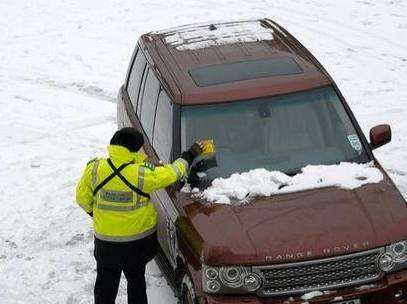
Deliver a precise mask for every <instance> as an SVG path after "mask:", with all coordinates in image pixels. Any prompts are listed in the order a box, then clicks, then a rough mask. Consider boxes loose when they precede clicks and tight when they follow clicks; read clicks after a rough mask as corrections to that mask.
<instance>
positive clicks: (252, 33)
mask: <svg viewBox="0 0 407 304" xmlns="http://www.w3.org/2000/svg"><path fill="white" fill-rule="evenodd" d="M214 26H215V28H212V30H211V29H210V28H209V26H205V27H199V28H189V27H185V28H180V29H177V30H175V31H174V32H172V33H169V35H168V36H166V37H165V42H166V43H168V44H169V45H171V46H173V47H175V48H176V49H177V50H179V51H186V50H195V49H202V48H205V47H209V46H213V45H222V44H232V43H237V42H255V41H261V40H273V31H272V30H271V29H267V28H264V27H262V26H261V25H260V22H259V21H258V20H253V21H246V22H235V23H231V22H229V23H218V24H217V23H215V24H214Z"/></svg>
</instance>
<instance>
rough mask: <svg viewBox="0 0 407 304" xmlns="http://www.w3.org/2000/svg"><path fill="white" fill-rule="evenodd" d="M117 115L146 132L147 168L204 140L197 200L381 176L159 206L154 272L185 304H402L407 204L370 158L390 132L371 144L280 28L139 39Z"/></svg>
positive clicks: (254, 26) (383, 130)
mask: <svg viewBox="0 0 407 304" xmlns="http://www.w3.org/2000/svg"><path fill="white" fill-rule="evenodd" d="M355 77H357V75H355ZM117 113H118V124H119V127H125V126H134V127H136V128H138V129H139V130H141V131H142V132H143V133H144V135H145V139H146V144H145V146H144V150H145V152H146V153H147V154H148V156H149V157H150V159H152V160H154V161H156V162H158V161H159V160H160V161H163V162H169V161H171V160H173V159H174V158H176V157H178V156H179V155H180V153H181V151H183V150H185V149H186V148H187V147H189V145H191V144H192V143H193V142H194V141H196V140H199V139H205V138H211V139H213V140H214V142H215V144H216V162H214V161H213V160H212V161H211V160H208V159H201V160H199V161H197V162H196V163H195V164H194V165H193V166H192V168H190V173H189V177H188V180H187V182H188V183H189V184H191V186H192V187H197V188H199V189H205V188H206V187H208V186H209V185H210V184H211V182H212V181H213V180H214V179H215V178H218V177H228V176H230V175H231V174H232V173H234V172H245V171H249V170H251V169H255V168H266V169H267V170H278V171H282V172H284V173H286V174H288V175H295V174H296V173H298V172H299V171H300V170H301V168H303V167H304V166H306V165H309V164H313V165H319V164H324V165H331V164H338V163H340V162H352V163H368V162H371V163H372V164H373V165H374V166H375V167H377V168H378V169H379V170H381V172H382V173H383V176H384V179H383V180H382V181H381V182H379V183H375V184H366V185H364V186H361V187H359V188H356V189H354V190H345V189H340V188H335V187H328V188H320V189H314V190H308V191H300V192H296V193H290V194H280V195H274V196H271V197H259V198H256V199H253V200H251V201H250V202H249V203H248V204H245V205H244V206H242V205H238V204H231V205H222V204H209V203H208V202H205V201H203V200H202V199H199V198H197V197H195V196H194V195H193V194H191V193H188V192H183V191H180V190H181V187H182V184H178V185H176V186H173V187H170V188H168V189H166V190H163V191H159V192H157V193H155V195H154V197H153V199H154V201H155V202H156V208H157V211H158V213H159V216H160V218H159V227H158V235H159V242H160V252H159V255H158V256H157V259H156V260H157V263H158V265H159V266H160V268H161V270H162V271H163V273H164V274H165V276H166V277H167V280H168V282H169V284H170V285H171V286H172V288H173V289H174V291H175V292H176V294H177V296H178V297H179V298H180V301H181V303H189V304H191V303H194V304H195V303H208V304H215V303H216V304H220V303H242V304H243V303H252V304H254V303H274V304H277V303H303V302H305V301H308V302H310V303H337V304H339V303H340V304H365V303H379V304H385V303H397V304H398V303H407V296H406V293H407V242H406V241H407V204H406V201H405V200H404V199H403V197H402V196H401V195H400V193H399V191H398V190H397V188H396V187H395V185H394V183H393V182H392V181H391V179H390V178H389V177H388V175H387V174H386V173H385V171H384V170H383V168H382V167H381V166H380V164H379V163H378V162H377V160H376V159H375V157H374V155H373V153H372V150H373V149H375V148H378V147H380V146H381V145H383V144H386V143H388V142H389V141H390V140H391V131H390V127H389V126H388V125H380V126H377V127H374V128H372V129H371V131H370V141H369V142H368V141H367V140H366V138H365V137H364V135H363V133H362V131H361V130H360V127H359V126H358V123H357V122H356V120H355V118H354V116H353V114H352V112H351V111H350V109H349V106H348V105H347V103H346V102H345V100H344V97H343V96H342V95H341V93H340V91H339V89H338V87H337V86H336V85H335V83H334V81H333V80H332V78H331V77H330V76H329V75H328V73H327V72H326V71H325V69H324V68H323V67H322V66H321V64H319V62H318V61H317V60H316V59H315V58H314V57H313V56H312V54H310V52H308V51H307V50H306V49H305V47H304V46H302V45H301V44H300V43H299V42H298V41H297V40H296V39H295V38H294V37H293V36H292V35H290V33H288V32H287V31H286V30H284V29H283V28H282V27H281V26H279V25H278V24H276V23H275V22H273V21H271V20H268V19H264V20H249V21H238V22H224V23H213V24H198V25H188V26H182V27H178V28H173V29H168V30H163V31H159V32H151V33H148V34H145V35H143V36H141V38H140V39H139V41H138V43H137V46H136V49H135V51H134V55H133V57H132V60H131V63H130V67H129V70H128V73H127V77H126V82H125V84H124V85H123V86H122V88H121V89H120V93H119V98H118V112H117ZM310 292H312V293H310ZM304 294H306V295H305V296H304Z"/></svg>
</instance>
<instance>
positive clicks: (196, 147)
mask: <svg viewBox="0 0 407 304" xmlns="http://www.w3.org/2000/svg"><path fill="white" fill-rule="evenodd" d="M203 148H204V141H197V142H196V143H194V144H193V145H192V146H191V148H189V150H188V151H190V152H191V153H192V155H193V156H194V158H195V157H197V156H198V155H201V154H202V152H203Z"/></svg>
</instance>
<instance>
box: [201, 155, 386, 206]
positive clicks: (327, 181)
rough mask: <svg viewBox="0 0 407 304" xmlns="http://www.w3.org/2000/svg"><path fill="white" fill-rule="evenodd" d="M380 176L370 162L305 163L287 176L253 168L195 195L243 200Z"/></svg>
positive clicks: (225, 201) (341, 185)
mask: <svg viewBox="0 0 407 304" xmlns="http://www.w3.org/2000/svg"><path fill="white" fill-rule="evenodd" d="M382 179H383V175H382V173H381V172H380V170H378V169H377V168H375V167H373V165H372V164H370V163H369V164H354V163H341V164H339V165H331V166H307V167H305V168H303V169H302V172H301V173H299V174H297V175H295V176H293V177H290V176H288V175H286V174H284V173H282V172H278V171H267V170H266V169H255V170H251V171H249V172H245V173H241V174H238V173H235V174H232V175H231V176H230V177H229V178H217V179H215V180H214V181H213V182H212V185H211V186H210V187H209V188H207V189H206V190H204V191H203V192H202V193H199V194H198V195H199V196H200V197H201V198H203V199H205V200H207V201H210V202H213V203H218V204H231V200H238V201H239V202H242V201H244V200H245V199H246V198H248V197H255V196H271V195H273V194H281V193H289V192H296V191H301V190H309V189H315V188H323V187H332V186H335V187H339V188H344V189H355V188H358V187H360V186H362V185H365V184H369V183H377V182H379V181H381V180H382Z"/></svg>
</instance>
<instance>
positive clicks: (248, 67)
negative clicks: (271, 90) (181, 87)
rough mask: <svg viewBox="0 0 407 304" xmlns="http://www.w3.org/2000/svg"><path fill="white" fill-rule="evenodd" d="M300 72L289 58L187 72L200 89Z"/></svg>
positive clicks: (240, 62)
mask: <svg viewBox="0 0 407 304" xmlns="http://www.w3.org/2000/svg"><path fill="white" fill-rule="evenodd" d="M302 72H303V70H302V69H301V67H300V66H299V65H298V63H297V62H295V60H294V59H292V58H290V57H283V58H273V59H261V60H250V61H239V62H233V63H227V64H217V65H211V66H205V67H200V68H196V69H192V70H189V74H190V75H191V77H192V79H193V80H194V81H195V83H196V84H197V86H200V87H207V86H212V85H217V84H222V83H229V82H234V81H242V80H250V79H257V78H262V77H270V76H283V75H293V74H300V73H302Z"/></svg>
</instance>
